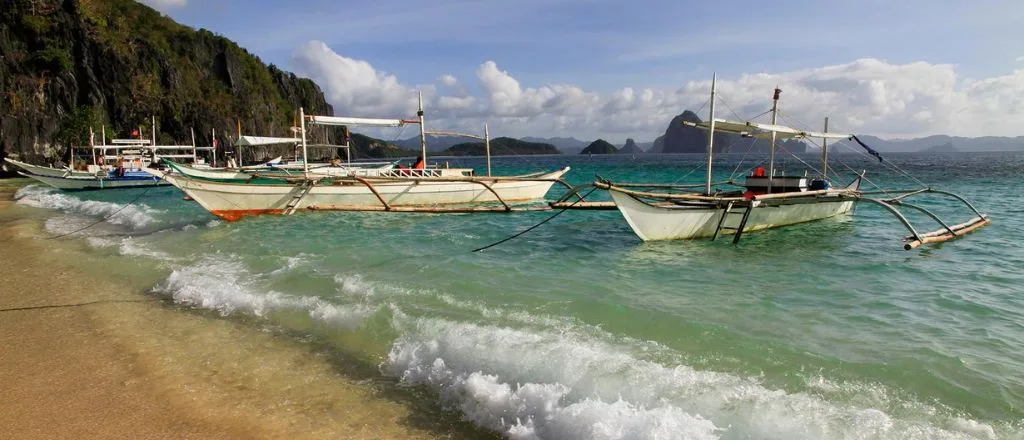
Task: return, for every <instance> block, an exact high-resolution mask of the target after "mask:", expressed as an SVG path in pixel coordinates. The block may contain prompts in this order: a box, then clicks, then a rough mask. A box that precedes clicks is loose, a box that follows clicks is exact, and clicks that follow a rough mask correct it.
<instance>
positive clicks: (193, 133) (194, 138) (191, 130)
mask: <svg viewBox="0 0 1024 440" xmlns="http://www.w3.org/2000/svg"><path fill="white" fill-rule="evenodd" d="M188 131H189V132H190V133H192V166H195V165H196V162H198V161H199V159H198V158H197V157H196V129H195V128H189V129H188Z"/></svg>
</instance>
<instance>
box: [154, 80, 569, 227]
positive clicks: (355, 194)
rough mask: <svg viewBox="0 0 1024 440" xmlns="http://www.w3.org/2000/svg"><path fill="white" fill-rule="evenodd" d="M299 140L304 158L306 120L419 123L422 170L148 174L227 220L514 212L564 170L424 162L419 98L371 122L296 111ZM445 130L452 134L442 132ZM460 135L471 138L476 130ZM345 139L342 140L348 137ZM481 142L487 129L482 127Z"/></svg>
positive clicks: (315, 122)
mask: <svg viewBox="0 0 1024 440" xmlns="http://www.w3.org/2000/svg"><path fill="white" fill-rule="evenodd" d="M300 117H301V124H300V127H299V134H300V136H299V139H300V143H301V147H302V154H303V158H305V157H308V154H307V153H308V149H309V148H310V145H309V143H308V141H307V137H306V134H307V123H308V124H309V125H322V126H345V127H347V126H355V125H359V126H373V127H399V126H403V125H406V124H419V127H420V142H421V154H422V155H421V158H422V163H423V164H424V165H423V167H422V168H412V169H409V168H401V169H399V168H387V169H376V170H350V171H349V172H348V173H347V174H346V175H323V174H319V173H317V172H316V170H315V169H313V168H312V167H311V166H310V164H309V163H308V162H307V161H305V160H303V169H302V174H301V175H291V176H282V175H279V174H269V173H259V172H257V173H251V174H250V175H249V176H248V177H247V178H244V179H218V178H209V177H203V176H199V175H196V174H194V173H193V174H192V175H190V173H189V172H187V170H186V169H185V168H184V167H181V166H175V165H171V166H170V167H169V168H170V171H177V172H167V173H165V172H161V171H157V170H150V171H149V172H150V173H152V174H154V175H157V176H160V177H162V178H163V179H165V180H167V181H168V182H170V183H171V184H173V185H174V186H176V187H178V188H180V189H181V190H182V191H184V192H185V193H186V194H187V195H188V196H190V197H191V198H192V199H193V200H195V201H196V202H198V203H199V204H200V205H202V206H203V207H204V208H206V209H207V210H208V211H210V212H211V213H213V214H214V215H217V216H219V217H221V218H224V219H226V220H229V221H233V220H238V219H240V218H243V217H246V216H250V215H257V214H284V215H291V214H293V213H295V212H296V211H298V210H300V209H304V210H310V211H324V210H332V211H384V212H431V213H468V212H514V211H526V210H538V209H545V210H546V209H550V207H548V206H542V207H517V206H513V204H515V203H519V202H529V201H535V200H538V199H541V198H543V197H544V196H545V194H547V192H548V190H550V188H551V186H552V185H554V184H555V183H560V184H562V185H563V186H565V187H567V188H569V185H568V184H566V183H565V182H564V181H562V180H561V177H562V176H563V175H564V174H565V173H567V172H568V171H569V168H568V167H565V168H562V169H560V170H555V171H551V172H545V173H534V174H527V175H522V176H491V175H490V161H488V175H487V176H475V175H474V173H473V170H472V169H470V168H465V169H457V168H439V167H428V166H426V134H427V131H426V130H425V129H424V120H423V119H424V117H423V103H422V97H421V98H420V104H419V111H418V114H417V119H372V118H351V117H338V116H313V115H310V116H307V115H305V113H304V112H303V111H301V110H300ZM448 134H451V133H448ZM459 135H464V136H470V137H477V136H476V135H465V134H461V133H459ZM346 140H347V139H346ZM484 140H485V144H488V145H489V134H488V133H487V129H486V127H485V134H484Z"/></svg>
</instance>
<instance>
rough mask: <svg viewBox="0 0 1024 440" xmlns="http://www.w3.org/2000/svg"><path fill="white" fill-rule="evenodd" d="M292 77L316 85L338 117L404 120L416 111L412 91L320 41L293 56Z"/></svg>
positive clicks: (364, 62) (395, 79)
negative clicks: (309, 81)
mask: <svg viewBox="0 0 1024 440" xmlns="http://www.w3.org/2000/svg"><path fill="white" fill-rule="evenodd" d="M292 65H293V67H294V69H295V73H296V74H297V75H300V76H304V77H307V78H310V79H312V80H313V81H316V83H317V84H319V85H320V87H321V88H323V90H324V93H325V94H326V98H327V101H328V102H330V103H331V104H332V105H334V111H335V113H337V114H345V115H351V116H354V115H357V114H358V115H362V116H385V115H391V116H406V115H409V114H410V113H412V112H415V110H416V94H415V91H414V90H413V89H412V88H410V87H406V86H404V85H402V84H400V83H399V82H398V78H396V77H395V76H394V75H391V74H388V73H386V72H378V71H377V70H376V69H374V68H373V66H371V65H370V63H368V62H366V61H362V60H356V59H352V58H346V57H344V56H341V55H339V54H337V53H335V52H334V51H333V50H331V48H329V47H327V45H326V44H324V43H323V42H321V41H310V42H308V43H306V44H303V45H302V46H300V47H299V48H298V49H296V51H295V53H294V54H293V56H292Z"/></svg>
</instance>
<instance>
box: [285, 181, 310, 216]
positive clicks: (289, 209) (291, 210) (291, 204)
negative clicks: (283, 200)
mask: <svg viewBox="0 0 1024 440" xmlns="http://www.w3.org/2000/svg"><path fill="white" fill-rule="evenodd" d="M315 185H316V181H315V180H311V179H306V180H303V181H302V184H300V185H299V192H297V193H295V195H294V196H292V199H291V200H289V201H288V204H287V205H285V206H284V215H292V214H295V210H296V209H298V207H299V202H301V201H302V198H303V197H306V194H309V191H311V190H312V189H313V186H315Z"/></svg>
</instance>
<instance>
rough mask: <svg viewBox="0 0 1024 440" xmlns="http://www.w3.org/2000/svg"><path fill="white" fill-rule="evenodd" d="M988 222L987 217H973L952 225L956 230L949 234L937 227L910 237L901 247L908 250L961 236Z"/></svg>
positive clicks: (989, 220) (986, 224)
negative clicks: (918, 236)
mask: <svg viewBox="0 0 1024 440" xmlns="http://www.w3.org/2000/svg"><path fill="white" fill-rule="evenodd" d="M990 224H992V220H991V219H989V218H988V217H975V218H974V219H972V220H970V221H967V222H964V223H960V224H958V225H954V226H952V227H951V228H952V229H953V230H954V231H956V234H955V235H954V234H950V233H949V231H946V230H945V229H939V230H937V231H933V232H929V233H927V234H923V235H921V236H920V238H918V239H913V238H912V239H910V240H909V241H907V243H906V244H904V245H903V249H905V250H908V251H909V250H911V249H916V248H918V247H920V246H921V245H925V244H932V243H941V242H944V241H949V240H952V239H955V238H958V237H961V236H963V235H965V234H968V233H971V232H973V231H975V230H978V229H980V228H983V227H985V226H988V225H990Z"/></svg>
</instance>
